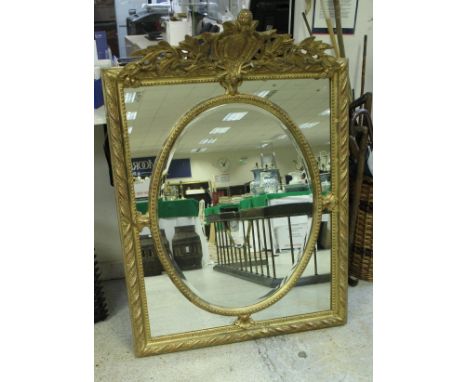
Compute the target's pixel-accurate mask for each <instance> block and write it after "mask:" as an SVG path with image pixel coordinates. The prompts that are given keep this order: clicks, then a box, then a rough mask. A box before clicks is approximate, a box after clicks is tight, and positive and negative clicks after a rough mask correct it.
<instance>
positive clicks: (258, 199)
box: [205, 191, 311, 216]
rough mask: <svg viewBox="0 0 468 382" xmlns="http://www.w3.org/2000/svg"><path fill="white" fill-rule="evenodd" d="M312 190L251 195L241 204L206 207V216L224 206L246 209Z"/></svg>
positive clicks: (264, 205)
mask: <svg viewBox="0 0 468 382" xmlns="http://www.w3.org/2000/svg"><path fill="white" fill-rule="evenodd" d="M310 194H311V192H310V191H293V192H281V193H278V194H263V195H258V196H249V197H247V198H245V199H242V200H241V201H240V203H239V204H237V203H226V204H217V205H216V206H214V207H208V208H206V209H205V216H210V215H218V214H219V213H220V212H221V209H222V208H227V207H238V208H239V210H246V209H249V208H256V207H266V206H268V201H269V200H271V199H280V198H287V197H288V196H302V195H310Z"/></svg>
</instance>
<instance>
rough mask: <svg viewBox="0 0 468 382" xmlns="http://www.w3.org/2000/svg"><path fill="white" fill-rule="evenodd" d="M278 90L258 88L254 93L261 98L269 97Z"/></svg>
mask: <svg viewBox="0 0 468 382" xmlns="http://www.w3.org/2000/svg"><path fill="white" fill-rule="evenodd" d="M277 91H278V90H260V91H258V92H256V93H254V94H255V95H256V96H257V97H262V98H271V96H272V95H273V94H275V93H276V92H277Z"/></svg>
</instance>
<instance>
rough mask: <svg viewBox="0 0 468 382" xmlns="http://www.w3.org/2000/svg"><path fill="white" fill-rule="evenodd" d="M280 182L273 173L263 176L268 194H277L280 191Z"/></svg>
mask: <svg viewBox="0 0 468 382" xmlns="http://www.w3.org/2000/svg"><path fill="white" fill-rule="evenodd" d="M278 187H279V183H278V180H277V179H276V177H273V176H271V175H269V176H266V177H264V178H263V188H264V190H265V193H266V194H275V193H277V192H278Z"/></svg>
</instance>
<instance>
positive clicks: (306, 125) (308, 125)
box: [299, 122, 320, 129]
mask: <svg viewBox="0 0 468 382" xmlns="http://www.w3.org/2000/svg"><path fill="white" fill-rule="evenodd" d="M319 123H320V122H306V123H303V124H301V125H299V128H301V129H310V128H311V127H314V126H317V125H318V124H319Z"/></svg>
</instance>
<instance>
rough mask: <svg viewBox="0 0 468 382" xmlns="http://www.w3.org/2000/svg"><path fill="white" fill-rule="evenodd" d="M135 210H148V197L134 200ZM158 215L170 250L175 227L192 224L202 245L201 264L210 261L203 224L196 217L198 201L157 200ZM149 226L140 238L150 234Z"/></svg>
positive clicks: (144, 211)
mask: <svg viewBox="0 0 468 382" xmlns="http://www.w3.org/2000/svg"><path fill="white" fill-rule="evenodd" d="M136 207H137V210H138V211H140V212H141V213H142V214H145V213H147V212H148V199H147V198H140V199H137V201H136ZM158 217H159V219H158V220H159V228H160V229H162V230H164V232H165V234H166V238H167V240H168V241H169V247H170V249H171V251H173V248H172V239H173V238H174V234H175V228H176V227H182V226H194V227H195V232H196V233H197V234H198V236H199V237H200V241H201V247H202V253H203V255H202V266H205V265H206V264H208V263H209V262H210V260H209V251H208V241H207V239H206V236H205V233H204V231H203V226H202V223H201V221H200V219H199V218H198V201H197V200H195V199H178V200H161V199H160V200H158ZM150 234H151V232H150V230H149V228H147V227H145V228H144V229H143V230H142V232H141V234H140V238H141V237H142V236H144V235H150Z"/></svg>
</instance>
